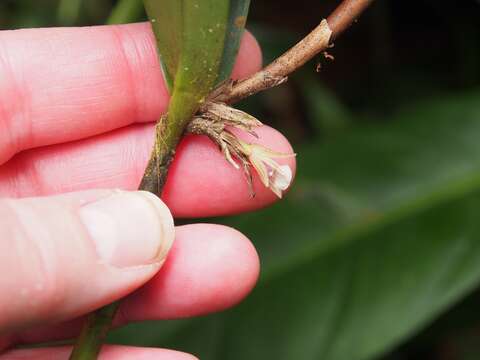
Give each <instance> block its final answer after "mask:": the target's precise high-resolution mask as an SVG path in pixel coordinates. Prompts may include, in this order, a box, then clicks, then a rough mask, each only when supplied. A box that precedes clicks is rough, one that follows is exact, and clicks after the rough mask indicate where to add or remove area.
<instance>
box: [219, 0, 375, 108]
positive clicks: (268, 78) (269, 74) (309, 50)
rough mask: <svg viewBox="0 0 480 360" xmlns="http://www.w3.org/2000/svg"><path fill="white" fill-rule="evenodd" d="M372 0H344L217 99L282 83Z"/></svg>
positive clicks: (234, 98) (243, 95) (229, 98)
mask: <svg viewBox="0 0 480 360" xmlns="http://www.w3.org/2000/svg"><path fill="white" fill-rule="evenodd" d="M372 2H373V0H344V1H343V2H342V3H341V4H340V5H339V6H338V7H337V8H336V9H335V11H334V12H333V13H332V14H331V15H330V16H329V17H328V18H327V19H326V20H322V22H321V23H320V25H318V26H317V27H316V28H315V29H314V30H313V31H312V32H311V33H310V34H308V35H307V36H306V37H305V38H304V39H302V40H301V41H300V42H299V43H298V44H296V45H295V46H294V47H293V48H291V49H290V50H288V51H287V52H286V53H285V54H283V55H282V56H280V57H279V58H277V59H276V60H274V61H273V62H272V63H271V64H270V65H268V66H267V67H265V68H263V69H262V70H260V71H259V72H257V73H255V74H254V75H252V76H250V77H249V78H246V79H244V80H241V81H240V82H238V83H236V84H234V85H233V87H232V89H231V90H230V91H229V93H228V94H225V95H224V97H223V98H222V99H221V100H222V101H224V102H228V103H235V102H237V101H239V100H241V99H244V98H246V97H249V96H251V95H253V94H256V93H258V92H260V91H263V90H266V89H268V88H271V87H274V86H277V85H280V84H282V83H283V82H285V81H286V80H287V76H288V75H289V74H291V73H293V72H294V71H295V70H297V69H298V68H300V67H301V66H302V65H304V64H305V63H306V62H308V61H309V60H311V59H312V58H313V57H314V56H315V55H317V54H319V53H320V52H322V51H324V50H326V49H327V48H328V47H329V45H330V42H331V41H332V40H333V39H334V38H336V37H337V36H338V35H339V34H341V33H342V32H343V31H345V29H347V28H348V27H349V26H350V25H351V24H352V23H353V22H354V21H355V20H356V19H357V18H358V16H359V15H360V14H361V13H362V12H363V11H364V10H365V9H366V8H367V7H368V5H370V4H371V3H372Z"/></svg>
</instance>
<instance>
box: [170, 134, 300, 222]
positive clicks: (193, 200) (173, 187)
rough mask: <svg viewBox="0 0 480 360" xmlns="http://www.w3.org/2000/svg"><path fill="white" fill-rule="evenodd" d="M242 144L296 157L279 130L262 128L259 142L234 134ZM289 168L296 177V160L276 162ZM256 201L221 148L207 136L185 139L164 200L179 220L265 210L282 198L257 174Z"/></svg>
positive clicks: (279, 160) (255, 180) (255, 175)
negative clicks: (260, 146)
mask: <svg viewBox="0 0 480 360" xmlns="http://www.w3.org/2000/svg"><path fill="white" fill-rule="evenodd" d="M232 131H233V132H235V134H236V135H237V136H238V137H240V138H241V139H242V140H244V141H247V142H251V143H258V144H261V145H263V146H265V147H268V148H271V149H272V150H274V151H277V152H282V153H286V154H293V149H292V146H291V145H290V143H289V142H288V140H287V139H286V138H285V137H284V136H283V135H282V134H281V133H280V132H279V131H277V130H275V129H273V128H271V127H269V126H262V127H260V128H258V129H256V130H255V131H256V133H257V135H258V138H255V137H254V136H252V135H249V134H247V133H245V132H243V131H237V130H232ZM275 161H277V162H278V163H279V164H281V165H288V166H289V167H290V169H291V170H292V174H293V175H295V171H296V160H295V157H294V156H291V157H288V158H284V159H275ZM253 175H254V176H253V188H254V191H255V197H253V198H252V196H251V192H250V188H249V186H248V184H247V181H246V179H245V176H244V174H243V173H242V172H241V171H240V170H237V169H235V168H234V167H233V166H232V165H230V164H229V163H228V162H227V161H226V160H225V157H224V156H223V154H222V153H221V152H220V151H219V150H218V148H217V147H216V146H215V145H214V144H213V143H212V142H211V141H210V140H209V139H208V138H207V137H204V136H188V137H186V138H184V140H183V141H182V143H181V144H180V146H179V147H178V151H177V154H176V159H175V161H174V162H173V164H172V166H171V168H170V172H169V177H168V179H167V183H166V186H165V190H164V192H163V194H162V199H163V200H164V201H165V203H166V204H167V205H168V206H169V208H170V209H171V210H172V212H173V213H174V215H175V216H176V217H183V218H188V217H198V216H207V217H208V216H222V215H231V214H238V213H242V212H246V211H252V210H256V209H260V208H263V207H265V206H267V205H270V204H272V203H274V202H276V201H278V198H277V197H276V195H275V194H274V193H273V192H272V191H271V190H270V189H268V188H266V187H265V186H264V185H263V184H262V183H261V181H260V179H259V178H258V176H257V174H256V172H255V171H253Z"/></svg>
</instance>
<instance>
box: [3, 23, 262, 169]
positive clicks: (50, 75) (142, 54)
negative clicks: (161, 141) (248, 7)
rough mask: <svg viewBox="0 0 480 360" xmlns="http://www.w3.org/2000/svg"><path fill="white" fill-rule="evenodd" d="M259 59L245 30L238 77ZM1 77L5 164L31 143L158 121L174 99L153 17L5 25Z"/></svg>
mask: <svg viewBox="0 0 480 360" xmlns="http://www.w3.org/2000/svg"><path fill="white" fill-rule="evenodd" d="M260 63H261V55H260V50H259V47H258V45H257V43H256V42H255V40H254V38H253V37H252V36H251V35H249V34H246V35H245V37H244V39H243V41H242V43H241V47H240V55H239V62H238V63H237V64H236V66H235V70H234V76H235V77H244V76H246V75H247V74H249V73H252V72H253V71H255V70H256V69H258V68H259V67H260ZM0 79H2V81H1V82H0V99H2V101H1V103H0V129H2V131H0V164H2V163H4V162H5V161H7V160H8V159H9V158H11V157H12V156H13V155H14V154H15V153H17V152H20V151H22V150H25V149H29V148H34V147H39V146H44V145H49V144H58V143H62V142H67V141H72V140H77V139H82V138H86V137H89V136H92V135H95V134H100V133H103V132H107V131H110V130H112V129H117V128H120V127H123V126H126V125H128V124H132V123H136V122H149V121H156V120H157V119H158V118H159V117H160V114H161V113H163V112H165V110H166V107H167V103H168V93H167V90H166V87H165V84H164V81H163V77H162V75H161V70H160V66H159V63H158V57H157V51H156V46H155V39H154V37H153V34H152V31H151V28H150V25H149V24H146V23H143V24H132V25H122V26H99V27H89V28H57V29H54V28H53V29H27V30H18V31H4V32H0ZM3 129H7V131H4V130H3Z"/></svg>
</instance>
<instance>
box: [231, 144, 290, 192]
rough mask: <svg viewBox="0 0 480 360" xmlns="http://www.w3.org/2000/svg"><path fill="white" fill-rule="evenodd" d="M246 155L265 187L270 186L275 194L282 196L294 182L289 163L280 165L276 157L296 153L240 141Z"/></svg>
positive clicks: (285, 156)
mask: <svg viewBox="0 0 480 360" xmlns="http://www.w3.org/2000/svg"><path fill="white" fill-rule="evenodd" d="M240 144H241V145H242V147H243V151H244V153H245V155H246V156H247V157H248V160H249V161H250V163H251V164H252V166H253V167H254V168H255V170H256V171H257V173H258V175H259V177H260V180H261V181H262V183H263V185H265V187H267V188H270V190H272V191H273V193H274V194H275V195H277V196H278V197H279V198H282V194H283V192H284V191H285V190H287V189H288V187H289V186H290V184H291V182H292V177H293V176H292V170H291V169H290V166H288V165H280V164H278V163H277V162H276V161H275V160H273V159H275V158H289V157H292V156H295V154H284V153H280V152H276V151H273V150H270V149H268V148H266V147H264V146H261V145H258V144H247V143H244V142H243V141H240Z"/></svg>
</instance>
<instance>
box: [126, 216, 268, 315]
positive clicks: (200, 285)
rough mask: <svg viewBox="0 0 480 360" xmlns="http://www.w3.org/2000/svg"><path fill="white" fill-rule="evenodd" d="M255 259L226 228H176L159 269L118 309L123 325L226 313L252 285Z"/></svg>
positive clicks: (241, 239) (245, 242) (249, 247)
mask: <svg viewBox="0 0 480 360" xmlns="http://www.w3.org/2000/svg"><path fill="white" fill-rule="evenodd" d="M259 269H260V265H259V259H258V255H257V252H256V250H255V248H254V247H253V245H252V244H251V242H250V241H249V240H248V239H247V238H246V237H245V236H244V235H242V234H241V233H239V232H238V231H236V230H233V229H231V228H228V227H225V226H220V225H212V224H195V225H187V226H182V227H179V228H177V234H176V243H175V245H174V246H173V248H172V252H171V256H170V257H169V258H168V260H167V262H166V263H165V267H164V268H163V269H162V271H160V272H159V273H158V274H157V275H156V276H155V277H154V278H153V279H152V280H151V281H150V282H149V283H148V284H146V285H145V286H143V287H142V288H141V289H139V290H138V291H136V292H135V293H134V294H132V295H131V296H129V297H128V298H127V300H126V301H125V302H124V303H123V305H122V311H121V314H122V315H123V318H124V319H123V320H124V321H142V320H155V319H157V320H160V319H173V318H183V317H192V316H198V315H204V314H208V313H211V312H217V311H221V310H224V309H227V308H229V307H231V306H233V305H235V304H237V303H238V302H240V301H241V300H242V299H243V298H244V297H245V296H246V295H247V294H249V293H250V291H251V290H252V288H253V287H254V286H255V284H256V282H257V279H258V274H259Z"/></svg>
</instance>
